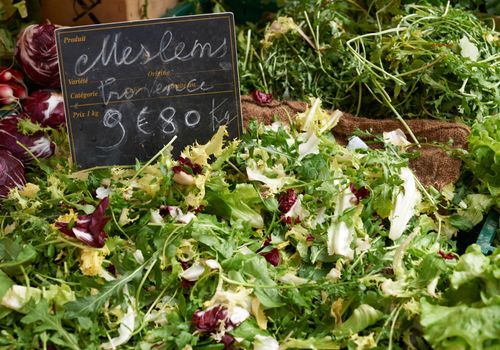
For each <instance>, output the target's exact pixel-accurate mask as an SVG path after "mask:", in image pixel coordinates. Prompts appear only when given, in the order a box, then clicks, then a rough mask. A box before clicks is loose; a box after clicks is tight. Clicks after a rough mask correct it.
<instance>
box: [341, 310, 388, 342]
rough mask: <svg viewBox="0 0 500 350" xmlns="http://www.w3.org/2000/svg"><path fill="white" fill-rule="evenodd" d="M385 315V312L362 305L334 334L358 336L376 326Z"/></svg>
mask: <svg viewBox="0 0 500 350" xmlns="http://www.w3.org/2000/svg"><path fill="white" fill-rule="evenodd" d="M383 315H384V313H383V312H381V311H379V310H377V309H375V308H373V307H372V306H370V305H368V304H361V305H360V306H358V307H357V308H356V309H355V310H354V311H353V313H352V315H351V316H350V317H349V318H348V319H347V320H346V321H345V322H344V323H342V325H340V327H338V328H336V329H335V330H334V334H335V335H339V336H346V335H351V334H356V333H358V332H361V331H362V330H364V329H365V328H367V327H370V326H371V325H373V324H375V323H376V322H377V321H378V320H380V319H381V318H382V316H383Z"/></svg>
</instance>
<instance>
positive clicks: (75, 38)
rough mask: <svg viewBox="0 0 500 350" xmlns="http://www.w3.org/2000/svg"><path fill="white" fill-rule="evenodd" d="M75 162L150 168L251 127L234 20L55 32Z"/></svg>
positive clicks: (206, 18)
mask: <svg viewBox="0 0 500 350" xmlns="http://www.w3.org/2000/svg"><path fill="white" fill-rule="evenodd" d="M56 38H57V48H58V54H59V66H60V68H59V69H60V73H61V83H62V84H61V85H62V89H63V94H64V102H65V108H66V120H67V125H68V134H69V139H70V147H71V153H72V158H73V162H74V163H76V164H77V165H78V166H80V167H82V168H90V167H94V166H108V165H130V164H134V163H135V161H136V159H138V160H140V161H146V160H148V159H150V158H151V157H152V156H154V155H155V154H156V153H157V152H158V151H159V150H161V149H162V148H163V147H164V145H166V144H168V143H169V142H170V141H171V140H172V139H173V138H174V137H176V140H175V142H174V143H173V147H174V154H178V153H179V152H180V151H182V149H184V147H185V146H187V145H190V144H192V143H194V142H195V141H197V142H198V143H205V142H206V141H208V140H209V139H210V138H211V136H212V135H213V134H214V133H215V132H216V131H217V130H218V128H219V127H220V126H222V125H226V126H227V129H228V132H229V137H230V138H235V137H238V136H239V135H240V133H241V129H242V119H241V106H240V91H239V80H238V66H237V58H236V43H235V33H234V19H233V14H232V13H220V14H210V15H200V16H186V17H174V18H164V19H155V20H145V21H134V22H123V23H112V24H102V25H89V26H81V27H69V28H61V29H58V30H57V31H56Z"/></svg>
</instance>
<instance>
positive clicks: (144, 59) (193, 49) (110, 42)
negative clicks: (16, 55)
mask: <svg viewBox="0 0 500 350" xmlns="http://www.w3.org/2000/svg"><path fill="white" fill-rule="evenodd" d="M120 37H121V33H115V34H113V35H111V34H108V35H106V36H104V38H103V39H102V44H101V49H100V51H99V53H98V54H97V56H96V57H89V55H88V54H82V55H80V56H79V57H78V59H77V60H76V63H75V74H76V75H77V76H83V75H85V74H87V73H88V72H90V71H91V70H92V69H95V68H98V67H99V66H101V67H107V66H115V67H119V66H122V65H125V66H129V65H132V64H136V63H138V64H141V65H145V64H148V63H149V62H151V61H154V60H160V61H161V62H163V63H169V62H172V61H181V62H187V61H190V60H193V59H203V58H222V57H224V56H225V55H226V54H227V53H228V44H227V40H226V38H224V39H222V41H221V40H220V39H219V40H218V41H219V42H217V43H211V42H203V43H202V42H200V41H199V40H198V39H196V40H195V41H194V43H192V44H191V45H189V44H186V43H185V42H183V41H179V40H178V39H174V36H173V34H172V32H171V31H170V30H166V31H165V32H164V33H163V35H162V36H161V39H160V41H159V43H158V47H157V48H155V49H151V48H148V47H146V46H144V44H142V43H141V44H139V45H136V46H134V47H133V46H130V45H126V44H124V43H123V42H122V41H120ZM172 42H174V43H175V42H176V44H175V46H174V45H171V43H172Z"/></svg>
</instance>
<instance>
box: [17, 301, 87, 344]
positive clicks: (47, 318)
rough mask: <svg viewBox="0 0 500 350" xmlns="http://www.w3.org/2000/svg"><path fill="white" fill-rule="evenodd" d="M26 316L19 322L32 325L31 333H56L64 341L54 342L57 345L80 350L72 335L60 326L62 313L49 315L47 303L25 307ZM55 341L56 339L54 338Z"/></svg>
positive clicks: (31, 304) (41, 302)
mask: <svg viewBox="0 0 500 350" xmlns="http://www.w3.org/2000/svg"><path fill="white" fill-rule="evenodd" d="M26 312H27V313H26V316H24V317H23V318H22V319H21V322H22V323H24V324H26V325H33V332H35V333H42V332H44V331H48V330H50V331H56V334H57V335H58V336H60V337H62V338H63V339H64V342H62V341H56V342H57V343H58V344H59V345H63V346H67V347H69V348H71V349H77V350H78V349H80V346H79V345H78V339H77V338H76V337H75V335H74V334H70V333H69V332H68V331H66V329H65V328H64V327H63V325H62V318H63V315H62V313H55V314H51V313H50V307H49V303H48V302H47V301H46V300H44V299H42V300H40V301H39V302H38V303H36V304H33V303H30V304H29V305H28V306H27V310H26ZM54 339H57V338H54Z"/></svg>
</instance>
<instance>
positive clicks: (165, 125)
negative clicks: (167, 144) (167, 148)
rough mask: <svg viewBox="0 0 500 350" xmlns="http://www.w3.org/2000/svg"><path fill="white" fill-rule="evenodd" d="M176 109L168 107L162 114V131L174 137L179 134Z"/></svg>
mask: <svg viewBox="0 0 500 350" xmlns="http://www.w3.org/2000/svg"><path fill="white" fill-rule="evenodd" d="M174 116H175V108H174V107H167V108H164V109H163V110H162V111H161V112H160V119H161V121H162V126H161V131H162V132H163V133H164V134H166V135H172V134H175V133H176V132H177V124H176V123H175V121H174Z"/></svg>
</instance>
